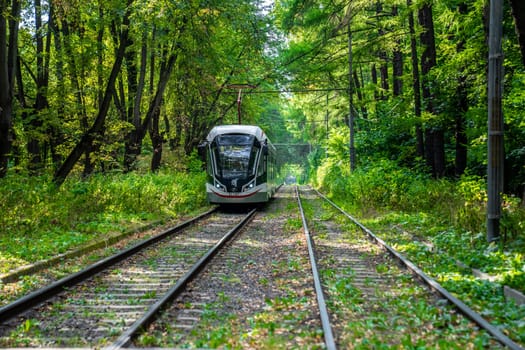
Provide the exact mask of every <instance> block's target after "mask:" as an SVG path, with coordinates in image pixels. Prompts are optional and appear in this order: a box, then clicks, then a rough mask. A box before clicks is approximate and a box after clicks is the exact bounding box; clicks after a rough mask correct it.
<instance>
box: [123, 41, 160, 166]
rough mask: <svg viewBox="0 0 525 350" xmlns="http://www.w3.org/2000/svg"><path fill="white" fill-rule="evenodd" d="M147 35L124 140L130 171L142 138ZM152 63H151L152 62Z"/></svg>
mask: <svg viewBox="0 0 525 350" xmlns="http://www.w3.org/2000/svg"><path fill="white" fill-rule="evenodd" d="M146 41H147V36H146V35H143V37H142V47H141V51H140V70H139V78H138V79H139V81H138V84H136V86H135V90H136V97H135V100H134V101H130V103H131V102H133V103H132V109H131V111H130V119H131V123H132V124H133V130H132V131H131V132H130V134H129V136H128V140H127V141H126V146H125V153H124V169H125V170H126V171H131V170H132V169H133V168H134V164H135V161H136V159H137V156H138V155H139V154H140V144H141V142H142V140H140V139H139V135H140V128H141V120H140V105H141V102H142V95H143V92H144V87H145V78H146V66H147V44H146ZM152 64H153V63H152Z"/></svg>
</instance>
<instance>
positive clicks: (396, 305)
mask: <svg viewBox="0 0 525 350" xmlns="http://www.w3.org/2000/svg"><path fill="white" fill-rule="evenodd" d="M298 203H299V205H298ZM298 206H299V208H300V211H299V210H297V207H298ZM303 209H304V210H303ZM248 217H250V218H249V221H250V223H249V225H246V226H244V227H243V228H242V229H240V228H241V224H240V223H239V222H240V221H241V218H240V217H239V215H236V214H234V213H215V214H213V215H212V216H210V217H208V218H206V219H204V220H203V221H204V222H201V223H197V224H194V225H187V227H185V228H184V230H183V231H182V232H180V233H178V234H177V235H172V236H171V237H170V238H166V239H165V240H164V239H163V240H161V239H157V240H156V241H155V242H153V243H152V244H153V245H152V246H151V247H150V248H145V249H143V250H142V249H136V250H137V252H133V253H131V252H128V253H127V256H126V259H125V260H122V261H121V262H117V263H116V265H113V266H112V267H110V268H109V270H108V269H104V271H96V274H95V275H94V276H92V277H89V278H88V279H87V280H86V281H75V283H72V282H68V283H66V284H65V285H63V286H62V287H60V293H59V294H58V295H56V296H53V297H51V298H50V299H49V300H46V301H42V300H39V301H32V305H33V306H32V307H31V308H30V309H29V311H24V310H22V309H19V306H16V305H15V306H16V308H15V309H16V311H12V310H11V311H10V312H11V314H7V313H4V312H6V311H7V309H6V307H3V308H0V320H2V321H3V320H4V318H6V317H7V318H9V321H7V322H1V325H0V347H5V346H14V345H16V346H26V347H58V346H60V347H65V346H67V347H91V348H93V347H95V348H106V349H118V348H123V347H132V348H167V347H171V348H217V347H228V348H253V349H259V348H281V349H285V348H326V349H336V348H374V347H384V346H385V345H389V346H398V347H416V346H430V347H434V346H435V347H439V346H441V347H442V348H446V347H447V345H448V344H454V346H455V347H457V348H502V347H504V346H506V347H508V348H511V349H521V348H520V347H519V346H518V345H516V344H514V343H512V342H511V341H510V342H507V340H505V339H504V338H502V339H500V338H498V337H497V336H496V335H494V334H492V332H491V331H490V330H489V331H487V330H483V329H481V330H480V328H483V326H482V325H479V324H476V323H475V322H472V321H471V320H470V319H469V318H472V317H470V316H468V317H465V316H463V315H462V314H461V313H462V312H463V310H460V309H458V308H457V306H454V305H452V302H451V301H450V300H448V298H447V297H446V296H444V295H436V294H435V291H436V290H437V291H438V292H439V287H438V286H436V284H433V283H431V287H430V288H428V287H424V286H422V285H421V283H420V280H423V281H424V280H425V276H422V275H419V277H414V275H413V273H415V274H416V275H418V271H417V268H413V270H416V271H415V272H411V271H408V270H407V269H406V268H405V267H403V266H401V265H403V264H405V265H406V263H405V262H402V263H400V261H399V260H398V257H397V256H396V254H395V252H393V251H389V249H390V248H384V247H382V246H380V245H378V244H375V243H374V242H377V241H380V240H378V239H377V237H374V236H373V234H372V233H371V232H369V231H368V230H367V229H366V228H364V227H363V226H362V225H361V226H359V223H358V222H356V221H355V219H353V218H352V217H350V216H349V215H348V214H346V213H342V212H341V211H340V210H339V209H338V207H337V206H334V205H333V203H330V202H328V201H326V199H324V198H322V197H320V196H319V194H317V193H315V192H314V191H313V190H311V189H307V188H306V189H305V188H303V189H302V190H301V191H299V190H298V189H297V188H294V187H290V186H285V187H283V188H282V189H281V190H280V191H279V192H278V193H277V195H276V198H275V200H274V201H272V202H271V203H270V204H269V205H268V206H266V207H265V208H263V209H262V210H260V211H257V213H255V212H250V214H249V215H247V218H248ZM349 219H350V220H349ZM351 220H352V221H351ZM356 224H357V225H356ZM233 226H235V227H236V228H237V229H240V231H239V233H238V234H236V235H235V236H234V231H237V230H236V229H232V227H233ZM363 231H364V232H365V233H366V234H365V235H364V234H363ZM226 232H228V234H227V235H226V236H228V238H226V237H225V235H224V234H225V233H226ZM370 234H371V235H372V236H370ZM367 235H369V237H367ZM370 237H371V238H370ZM380 243H381V242H380ZM219 246H223V247H225V248H227V249H221V250H218V247H219ZM210 248H212V249H213V252H212V251H211V250H210ZM130 249H131V248H130ZM133 250H135V249H133ZM208 258H213V261H212V263H211V264H208V265H207V266H206V268H200V267H195V265H194V263H195V262H197V261H199V262H204V261H207V260H208ZM117 260H120V258H119V259H117ZM98 264H99V263H97V264H96V265H98ZM409 267H410V266H409ZM194 272H199V276H198V277H195V278H193V273H194ZM94 273H95V272H93V273H92V274H94ZM76 278H79V277H76ZM42 294H47V293H42ZM46 298H47V296H46ZM15 304H16V303H15ZM474 321H476V320H474ZM13 332H16V334H17V335H16V337H18V339H17V341H16V342H13V336H12V335H11V336H10V334H12V333H13ZM10 341H11V342H10Z"/></svg>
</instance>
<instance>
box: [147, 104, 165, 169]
mask: <svg viewBox="0 0 525 350" xmlns="http://www.w3.org/2000/svg"><path fill="white" fill-rule="evenodd" d="M159 119H160V109H157V110H156V111H155V113H154V114H153V117H152V120H151V123H150V125H151V126H150V128H149V135H150V138H151V143H152V145H153V155H152V157H151V172H156V171H158V170H159V168H160V164H161V160H162V143H163V141H164V138H163V136H162V135H161V134H160V131H159Z"/></svg>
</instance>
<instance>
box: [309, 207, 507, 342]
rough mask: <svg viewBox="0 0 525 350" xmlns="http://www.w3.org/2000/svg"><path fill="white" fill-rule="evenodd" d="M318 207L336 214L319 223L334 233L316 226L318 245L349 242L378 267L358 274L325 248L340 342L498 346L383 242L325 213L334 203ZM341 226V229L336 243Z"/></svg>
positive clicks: (323, 263)
mask: <svg viewBox="0 0 525 350" xmlns="http://www.w3.org/2000/svg"><path fill="white" fill-rule="evenodd" d="M318 202H319V201H316V202H314V201H309V202H307V203H304V204H303V206H304V207H306V208H308V207H310V206H314V205H317V204H318ZM317 207H318V209H317V210H316V213H315V214H316V215H315V217H330V218H331V219H330V222H326V221H321V220H319V221H318V225H319V227H320V228H323V227H324V230H327V228H328V227H330V231H332V235H331V236H330V237H325V235H322V236H320V235H318V234H317V232H316V233H315V237H316V245H317V246H318V247H321V246H324V248H323V249H326V250H327V251H330V250H331V249H334V252H335V251H338V250H340V249H342V248H343V247H347V248H345V249H348V251H347V252H346V253H350V252H356V253H358V255H359V259H360V260H362V261H363V262H364V263H365V264H364V265H367V266H369V267H370V269H373V270H375V272H376V273H377V277H375V276H373V275H371V276H369V277H368V278H367V279H364V280H363V279H359V278H358V276H357V274H356V271H354V269H353V268H352V266H351V264H350V265H346V264H345V263H343V264H341V262H337V260H336V259H335V257H333V256H331V255H330V254H322V259H321V260H320V261H319V266H320V267H321V269H320V272H321V275H322V280H323V284H324V285H325V287H326V290H327V295H328V297H327V306H328V307H329V309H330V310H331V312H332V313H333V315H334V316H333V319H335V320H338V322H336V323H335V324H336V327H337V330H336V332H335V333H336V334H337V335H338V340H337V342H338V345H339V346H340V347H341V348H348V349H376V348H377V349H390V348H409V349H414V348H418V349H419V348H420V349H425V348H443V349H449V348H450V349H460V348H461V349H462V348H465V347H466V348H471V347H472V348H480V349H481V348H485V347H488V346H497V344H494V342H493V341H491V339H490V337H489V335H488V334H486V333H485V332H478V331H476V328H475V327H474V326H473V324H472V323H470V322H469V321H468V320H467V319H466V318H465V317H462V316H460V315H458V314H457V312H455V310H454V309H453V308H452V307H450V306H449V305H447V303H446V302H443V301H440V300H437V299H436V298H435V296H434V295H433V294H431V293H430V292H429V290H428V289H427V288H425V287H423V286H421V285H419V284H418V283H417V282H415V281H414V279H413V277H412V275H411V274H410V273H408V272H407V271H405V270H403V269H399V268H398V267H397V265H396V264H395V263H393V261H390V260H389V258H388V257H387V256H385V253H384V252H382V251H381V249H379V247H377V246H375V245H370V242H368V241H367V239H366V237H365V235H364V234H363V233H362V232H360V230H358V229H357V227H355V225H350V224H348V220H347V219H345V218H343V216H342V215H339V216H337V217H335V216H332V215H326V211H327V210H328V211H331V212H333V209H326V207H324V209H321V208H320V205H318V206H317ZM336 232H339V234H338V235H337V237H338V238H337V242H336V243H337V244H334V243H335V242H334V239H336V237H335V236H334V233H336ZM339 254H342V255H339V257H338V259H344V258H345V257H346V256H347V255H348V254H345V253H342V252H339ZM350 255H352V254H350ZM353 259H355V257H354V258H353ZM338 265H339V267H337V266H338ZM359 269H361V268H359ZM361 273H362V272H361Z"/></svg>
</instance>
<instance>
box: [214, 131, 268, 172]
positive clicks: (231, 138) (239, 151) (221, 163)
mask: <svg viewBox="0 0 525 350" xmlns="http://www.w3.org/2000/svg"><path fill="white" fill-rule="evenodd" d="M216 145H217V147H216V148H215V156H216V158H217V168H218V169H217V170H218V173H219V175H220V176H221V177H222V178H223V179H234V178H238V179H246V178H248V177H249V176H251V175H255V169H256V167H255V160H256V159H257V153H258V151H259V147H256V145H255V137H254V136H252V135H240V134H230V135H221V136H219V137H217V139H216Z"/></svg>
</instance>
